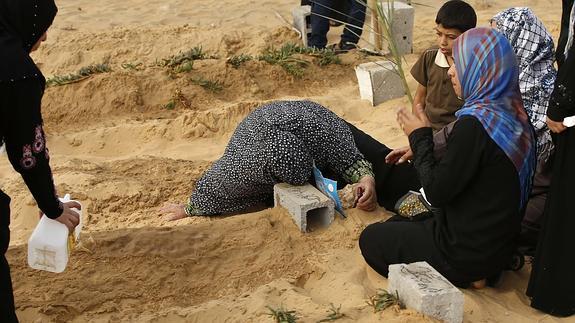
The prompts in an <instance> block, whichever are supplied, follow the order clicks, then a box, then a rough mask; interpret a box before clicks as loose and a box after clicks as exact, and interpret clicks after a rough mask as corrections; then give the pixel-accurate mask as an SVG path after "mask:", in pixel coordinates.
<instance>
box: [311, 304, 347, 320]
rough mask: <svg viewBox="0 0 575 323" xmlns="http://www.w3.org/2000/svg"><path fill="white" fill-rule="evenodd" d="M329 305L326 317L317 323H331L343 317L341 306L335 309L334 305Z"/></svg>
mask: <svg viewBox="0 0 575 323" xmlns="http://www.w3.org/2000/svg"><path fill="white" fill-rule="evenodd" d="M329 305H330V309H329V311H328V314H327V317H326V318H324V319H321V320H319V321H317V323H322V322H332V321H335V320H339V319H340V318H342V317H345V314H343V313H341V312H340V310H341V305H340V306H338V307H337V308H336V307H335V305H333V304H329Z"/></svg>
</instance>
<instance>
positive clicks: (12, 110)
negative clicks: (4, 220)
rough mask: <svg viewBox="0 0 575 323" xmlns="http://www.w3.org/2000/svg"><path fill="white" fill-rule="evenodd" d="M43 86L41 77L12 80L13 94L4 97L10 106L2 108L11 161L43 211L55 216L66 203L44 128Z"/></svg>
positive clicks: (60, 212)
mask: <svg viewBox="0 0 575 323" xmlns="http://www.w3.org/2000/svg"><path fill="white" fill-rule="evenodd" d="M42 86H43V84H42V83H41V82H38V80H29V81H19V82H14V83H11V85H9V87H11V89H10V91H9V93H10V94H9V97H4V98H3V99H2V101H3V102H2V103H3V104H4V103H7V105H5V106H4V107H3V108H2V110H0V111H1V113H2V116H1V119H3V120H4V121H3V122H2V127H3V128H4V129H3V131H2V132H3V137H4V141H5V144H6V152H7V153H8V158H9V159H10V163H11V164H12V166H13V167H14V169H15V170H16V171H18V172H19V173H20V174H21V175H22V178H23V179H24V182H25V183H26V185H27V186H28V189H29V190H30V192H31V193H32V195H33V196H34V199H35V200H36V203H38V207H39V208H40V210H42V212H44V214H46V215H47V216H48V217H49V218H52V219H54V218H57V217H59V216H60V215H61V214H62V204H61V203H60V201H59V200H58V197H57V194H56V189H55V187H54V181H53V179H52V171H51V169H50V164H49V159H50V156H49V154H48V148H46V139H45V134H44V131H43V129H42V117H41V114H40V105H41V99H42V93H43V90H42Z"/></svg>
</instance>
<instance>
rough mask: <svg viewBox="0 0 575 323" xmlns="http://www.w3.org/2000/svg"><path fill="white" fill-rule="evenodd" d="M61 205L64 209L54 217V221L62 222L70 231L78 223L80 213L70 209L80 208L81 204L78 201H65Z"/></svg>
mask: <svg viewBox="0 0 575 323" xmlns="http://www.w3.org/2000/svg"><path fill="white" fill-rule="evenodd" d="M62 207H63V208H64V210H63V211H62V214H60V216H59V217H57V218H56V221H58V222H60V223H62V224H64V225H65V226H66V227H68V231H70V232H72V231H74V228H75V227H76V226H77V225H78V223H80V215H79V214H78V213H77V212H76V211H74V210H72V209H78V210H81V209H82V206H81V205H80V203H78V202H66V203H62Z"/></svg>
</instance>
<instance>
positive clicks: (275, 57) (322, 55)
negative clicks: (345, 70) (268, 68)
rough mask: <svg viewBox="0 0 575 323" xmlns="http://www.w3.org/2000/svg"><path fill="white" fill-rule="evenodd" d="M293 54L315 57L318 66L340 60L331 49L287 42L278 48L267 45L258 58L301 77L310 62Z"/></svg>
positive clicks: (335, 62) (337, 62) (339, 62)
mask: <svg viewBox="0 0 575 323" xmlns="http://www.w3.org/2000/svg"><path fill="white" fill-rule="evenodd" d="M294 55H307V56H311V57H315V58H316V60H315V61H316V63H317V65H319V66H326V65H330V64H341V60H340V59H339V57H338V56H337V54H336V53H335V51H333V50H332V49H321V50H320V49H314V48H308V47H301V46H299V45H296V44H293V43H287V44H285V45H283V46H282V47H280V48H279V49H278V48H274V47H267V48H266V49H264V51H263V52H262V54H261V55H260V56H259V57H258V59H259V60H260V61H264V62H266V63H268V64H272V65H279V66H281V67H282V68H283V69H284V70H285V71H286V72H288V73H289V74H291V75H293V76H296V77H301V76H303V73H304V70H305V68H306V67H308V66H309V65H310V62H309V61H307V60H305V59H302V58H299V57H294Z"/></svg>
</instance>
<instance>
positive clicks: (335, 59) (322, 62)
mask: <svg viewBox="0 0 575 323" xmlns="http://www.w3.org/2000/svg"><path fill="white" fill-rule="evenodd" d="M317 56H318V57H319V60H318V65H319V66H326V65H331V64H341V59H340V58H339V56H337V54H336V53H335V51H333V50H330V49H322V50H319V51H318V54H317Z"/></svg>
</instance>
